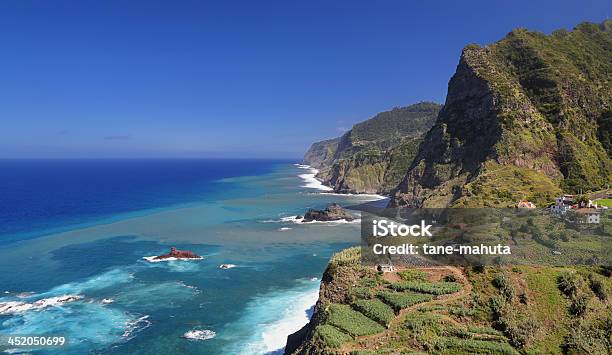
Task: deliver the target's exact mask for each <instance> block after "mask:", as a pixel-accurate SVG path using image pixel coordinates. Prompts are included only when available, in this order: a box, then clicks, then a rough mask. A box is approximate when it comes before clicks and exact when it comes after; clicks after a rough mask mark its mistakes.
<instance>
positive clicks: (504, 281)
mask: <svg viewBox="0 0 612 355" xmlns="http://www.w3.org/2000/svg"><path fill="white" fill-rule="evenodd" d="M493 286H495V287H497V288H498V289H499V290H500V291H501V293H502V295H503V296H504V297H505V298H506V299H507V300H511V299H512V298H513V297H514V286H512V282H510V278H509V277H508V275H506V273H501V274H499V275H497V276H495V278H494V279H493Z"/></svg>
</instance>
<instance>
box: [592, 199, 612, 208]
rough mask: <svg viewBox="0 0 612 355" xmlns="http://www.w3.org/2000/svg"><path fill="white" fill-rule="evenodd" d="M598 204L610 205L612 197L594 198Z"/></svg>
mask: <svg viewBox="0 0 612 355" xmlns="http://www.w3.org/2000/svg"><path fill="white" fill-rule="evenodd" d="M595 203H597V204H598V205H599V206H606V207H612V198H602V199H599V200H595Z"/></svg>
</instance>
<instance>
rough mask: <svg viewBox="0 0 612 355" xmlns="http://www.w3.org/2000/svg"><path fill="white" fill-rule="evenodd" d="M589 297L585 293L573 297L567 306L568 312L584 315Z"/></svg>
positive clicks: (574, 314) (578, 315)
mask: <svg viewBox="0 0 612 355" xmlns="http://www.w3.org/2000/svg"><path fill="white" fill-rule="evenodd" d="M589 298H590V297H589V296H588V295H587V294H581V295H578V296H576V297H573V299H572V304H570V307H569V312H570V314H571V315H573V316H577V317H580V316H582V315H584V314H585V313H586V310H587V308H588V305H589Z"/></svg>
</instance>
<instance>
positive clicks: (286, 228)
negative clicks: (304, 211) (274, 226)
mask: <svg viewBox="0 0 612 355" xmlns="http://www.w3.org/2000/svg"><path fill="white" fill-rule="evenodd" d="M278 230H279V231H281V232H284V231H288V230H291V228H289V227H280V228H279V229H278Z"/></svg>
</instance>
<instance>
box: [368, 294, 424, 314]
mask: <svg viewBox="0 0 612 355" xmlns="http://www.w3.org/2000/svg"><path fill="white" fill-rule="evenodd" d="M376 296H377V297H379V298H380V299H381V300H383V301H384V302H385V303H387V304H389V305H390V306H391V307H393V309H394V310H395V311H396V312H399V311H400V310H402V309H404V308H408V307H410V306H413V305H415V304H418V303H423V302H427V301H431V300H432V298H433V297H432V296H431V295H424V294H419V293H409V292H391V291H380V292H378V293H377V294H376Z"/></svg>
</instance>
